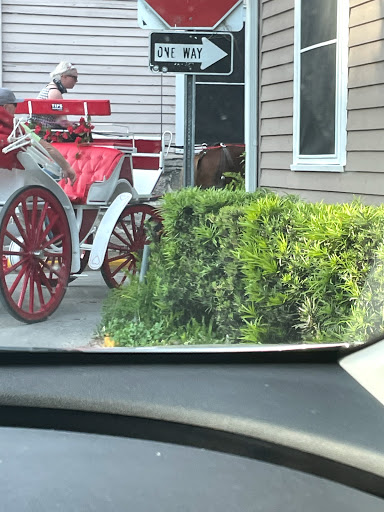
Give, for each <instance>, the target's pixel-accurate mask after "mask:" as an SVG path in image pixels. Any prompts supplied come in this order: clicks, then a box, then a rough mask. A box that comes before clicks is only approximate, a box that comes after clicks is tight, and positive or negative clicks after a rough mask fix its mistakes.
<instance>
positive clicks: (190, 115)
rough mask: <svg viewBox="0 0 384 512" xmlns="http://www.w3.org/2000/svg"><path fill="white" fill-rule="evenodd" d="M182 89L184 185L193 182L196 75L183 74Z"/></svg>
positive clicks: (191, 185) (186, 185)
mask: <svg viewBox="0 0 384 512" xmlns="http://www.w3.org/2000/svg"><path fill="white" fill-rule="evenodd" d="M184 83H185V89H184V119H185V120H186V122H185V128H184V186H185V187H193V186H194V184H195V176H194V170H195V169H194V168H195V112H196V76H195V75H185V82H184Z"/></svg>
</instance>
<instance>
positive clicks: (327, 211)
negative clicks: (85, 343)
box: [103, 189, 384, 346]
mask: <svg viewBox="0 0 384 512" xmlns="http://www.w3.org/2000/svg"><path fill="white" fill-rule="evenodd" d="M161 213H162V216H163V219H164V235H163V236H162V238H161V240H160V243H156V244H152V245H151V247H152V249H151V257H150V267H149V270H148V273H147V276H146V280H145V283H138V281H137V279H133V280H132V281H131V283H130V284H129V285H128V286H125V287H123V288H121V289H120V290H116V291H114V292H113V293H112V294H111V296H110V297H109V299H108V301H107V302H106V305H105V309H104V317H103V325H104V329H105V330H108V333H109V334H110V335H111V336H112V337H114V338H115V340H116V341H117V342H119V343H120V344H127V345H132V346H135V345H140V344H145V345H146V344H159V345H161V344H172V343H180V342H181V343H186V344H188V343H222V342H226V343H231V342H232V343H233V342H239V341H240V340H243V341H247V342H253V343H282V342H283V343H287V342H290V343H298V342H325V341H326V342H336V341H346V340H366V339H367V338H368V337H370V336H372V335H374V333H375V332H377V330H378V329H383V328H384V242H383V234H384V207H381V206H380V207H374V206H364V205H362V204H361V203H360V202H358V201H354V202H353V203H351V204H339V205H326V204H323V203H313V204H312V203H306V202H304V201H301V200H299V199H298V198H297V197H294V196H285V197H279V196H278V195H276V194H274V193H272V192H268V191H265V190H259V191H258V192H257V193H254V194H249V193H245V192H244V191H241V190H233V191H230V190H204V191H202V190H199V189H184V190H181V191H179V192H177V193H172V194H167V195H166V196H165V197H164V200H163V203H162V205H161Z"/></svg>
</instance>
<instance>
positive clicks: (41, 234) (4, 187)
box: [0, 100, 170, 323]
mask: <svg viewBox="0 0 384 512" xmlns="http://www.w3.org/2000/svg"><path fill="white" fill-rule="evenodd" d="M58 103H60V105H58ZM59 107H60V110H58V109H59ZM17 113H20V114H27V115H31V114H32V113H33V114H53V113H57V114H69V115H71V114H72V115H79V114H80V115H84V116H90V115H98V116H99V115H108V114H110V105H109V101H108V100H105V101H104V100H92V101H82V100H62V101H60V102H57V101H56V102H54V101H49V100H26V101H25V102H24V103H21V104H19V106H18V110H17ZM168 137H169V132H168V133H166V134H163V135H162V136H161V137H159V138H151V137H146V138H143V137H135V136H130V135H128V134H127V135H126V136H116V135H111V134H108V135H103V136H102V137H99V138H96V137H95V138H94V139H93V142H91V143H89V144H76V143H69V142H62V143H55V144H53V145H54V146H55V147H56V149H58V150H59V151H60V152H61V154H62V155H63V156H64V157H65V158H66V160H67V161H68V162H69V163H70V164H71V165H72V167H73V168H74V169H75V171H76V175H77V180H76V182H75V183H74V185H73V186H72V185H71V184H69V183H65V181H64V180H60V181H57V180H55V179H53V178H52V177H51V175H50V174H49V173H47V170H48V171H49V172H50V173H52V172H55V165H54V163H53V162H52V159H51V158H50V156H49V154H48V153H47V152H46V151H45V150H44V148H42V146H41V145H40V144H39V143H38V142H34V138H33V137H32V136H31V135H28V134H25V133H22V132H18V128H17V127H16V128H15V130H14V132H13V134H12V137H10V139H9V140H10V142H11V143H10V145H9V146H7V148H5V149H4V152H7V151H10V150H15V149H19V152H18V154H17V158H18V160H19V161H20V163H21V164H22V167H23V169H13V170H7V169H1V156H0V180H1V186H0V206H1V212H0V251H1V256H2V265H0V299H1V301H2V303H3V304H4V305H5V307H6V308H7V309H8V311H9V312H10V313H11V314H12V315H13V316H14V317H16V318H17V319H19V320H21V321H24V322H27V323H34V322H38V321H42V320H45V319H46V318H47V317H48V316H49V315H51V314H52V313H53V312H54V311H55V310H56V308H57V307H58V306H59V304H60V302H61V300H62V299H63V297H64V294H65V291H66V289H67V285H68V283H69V282H70V281H71V280H73V279H75V278H76V277H78V276H79V275H80V274H81V272H82V271H83V270H84V269H85V267H86V266H87V264H88V266H89V267H90V269H92V270H97V269H101V273H102V275H103V278H104V280H105V282H106V284H107V285H108V286H109V287H117V286H120V285H121V284H122V283H124V281H125V280H126V279H127V275H129V274H130V273H134V272H135V271H136V268H137V258H138V254H139V253H140V252H141V251H142V250H143V248H144V246H145V245H146V244H148V243H149V239H148V236H147V221H148V220H154V221H156V222H159V221H160V218H159V214H158V213H157V211H156V208H155V206H154V205H153V204H150V202H151V201H152V200H154V199H156V198H155V197H153V195H152V192H153V189H154V187H155V185H156V183H157V181H158V179H159V177H160V175H161V173H162V170H163V165H164V151H165V150H166V140H165V139H166V138H168ZM168 142H169V144H170V140H169V141H168ZM168 149H169V145H168Z"/></svg>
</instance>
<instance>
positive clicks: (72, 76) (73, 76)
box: [65, 75, 78, 82]
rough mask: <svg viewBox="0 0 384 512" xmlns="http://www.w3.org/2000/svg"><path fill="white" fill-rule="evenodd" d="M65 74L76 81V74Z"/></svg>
mask: <svg viewBox="0 0 384 512" xmlns="http://www.w3.org/2000/svg"><path fill="white" fill-rule="evenodd" d="M65 76H70V77H71V78H73V79H74V81H75V82H77V80H78V77H77V76H76V75H65Z"/></svg>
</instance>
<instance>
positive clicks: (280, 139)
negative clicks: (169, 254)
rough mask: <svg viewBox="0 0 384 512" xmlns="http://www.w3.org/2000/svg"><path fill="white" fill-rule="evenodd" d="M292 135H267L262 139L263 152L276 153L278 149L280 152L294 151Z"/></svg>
mask: <svg viewBox="0 0 384 512" xmlns="http://www.w3.org/2000/svg"><path fill="white" fill-rule="evenodd" d="M292 139H293V137H292V135H265V136H263V137H262V138H261V148H260V149H261V151H262V152H264V153H267V152H268V151H275V149H276V147H278V148H279V150H280V151H286V152H289V151H292Z"/></svg>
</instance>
